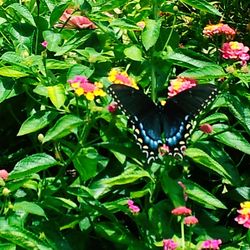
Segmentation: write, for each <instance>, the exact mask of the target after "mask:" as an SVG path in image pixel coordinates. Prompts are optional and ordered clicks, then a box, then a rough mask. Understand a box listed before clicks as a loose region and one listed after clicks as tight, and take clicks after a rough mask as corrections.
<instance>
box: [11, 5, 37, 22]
mask: <svg viewBox="0 0 250 250" xmlns="http://www.w3.org/2000/svg"><path fill="white" fill-rule="evenodd" d="M9 9H11V10H12V11H13V13H14V14H15V16H16V15H17V16H20V17H21V18H23V19H24V20H25V21H26V22H27V23H29V24H31V25H32V26H34V27H36V23H35V21H34V18H33V16H32V15H31V13H30V11H29V10H28V9H27V7H26V6H25V5H21V4H19V3H13V4H11V5H9V6H8V7H7V10H9Z"/></svg>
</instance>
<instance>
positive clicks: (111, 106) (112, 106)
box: [108, 102, 118, 113]
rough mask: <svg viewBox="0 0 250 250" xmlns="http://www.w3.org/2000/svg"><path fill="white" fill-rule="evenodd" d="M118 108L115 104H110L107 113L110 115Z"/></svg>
mask: <svg viewBox="0 0 250 250" xmlns="http://www.w3.org/2000/svg"><path fill="white" fill-rule="evenodd" d="M117 108H118V104H117V103H116V102H112V103H110V104H109V105H108V111H109V112H110V113H115V112H116V110H117Z"/></svg>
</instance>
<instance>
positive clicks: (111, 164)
mask: <svg viewBox="0 0 250 250" xmlns="http://www.w3.org/2000/svg"><path fill="white" fill-rule="evenodd" d="M246 2H247V1H243V0H240V1H225V0H220V1H217V2H216V4H215V2H213V1H209V0H180V1H172V0H166V1H163V0H160V1H156V0H140V1H136V0H132V1H128V0H111V1H104V0H96V1H92V0H78V1H76V0H74V1H73V0H72V1H67V2H65V1H56V0H50V1H48V0H40V1H33V0H31V1H19V2H17V1H14V2H13V1H10V0H3V1H0V52H1V53H0V54H1V57H0V62H1V65H0V117H1V128H0V136H1V140H0V145H1V154H0V170H2V169H6V170H7V171H8V172H9V176H8V178H7V179H6V178H4V177H3V178H1V177H0V248H1V249H6V250H7V249H10V250H12V249H42V250H45V249H55V250H56V249H65V250H76V249H77V250H78V249H91V248H93V249H94V248H96V249H128V250H133V249H136V250H140V249H143V250H145V249H160V248H162V246H163V242H162V241H163V239H173V240H174V241H175V242H177V243H178V244H179V247H178V248H177V249H184V247H183V246H182V245H183V238H182V236H183V235H182V232H181V230H180V224H181V223H182V222H181V221H182V220H181V219H178V218H180V217H178V218H177V217H176V216H175V215H173V214H172V213H171V210H172V209H173V208H175V207H178V206H187V207H189V208H191V209H192V214H193V215H195V216H196V217H197V218H198V219H199V223H198V224H197V225H193V226H190V227H188V226H185V243H186V245H185V249H199V248H200V246H201V244H202V242H203V241H204V240H207V239H210V238H214V239H221V240H222V245H221V249H227V250H229V249H249V247H250V237H249V232H246V231H245V230H244V227H243V226H242V225H239V224H238V223H236V222H235V221H234V218H235V217H236V216H237V209H239V206H240V205H239V203H240V202H243V201H247V200H250V189H249V185H250V178H249V171H248V165H249V155H250V145H249V139H250V108H249V107H250V105H249V104H250V103H249V102H250V95H249V79H250V73H249V72H250V68H249V66H248V65H245V66H242V65H240V63H239V62H237V61H233V60H227V59H223V58H222V57H221V55H220V48H221V46H222V43H223V42H225V38H224V37H223V38H222V37H221V36H216V37H212V38H207V37H204V36H203V34H202V31H203V28H204V27H205V26H206V25H207V24H209V23H210V22H211V23H218V22H219V20H220V18H221V17H222V16H223V21H224V23H228V24H229V25H230V26H232V27H233V28H234V29H237V34H236V37H235V41H239V42H242V43H244V45H246V46H250V44H249V37H250V33H249V23H248V22H249V13H248V12H247V11H246V9H247V3H246ZM69 8H70V9H73V10H74V12H73V13H72V16H75V15H81V16H84V17H88V18H89V19H90V20H91V21H92V22H93V23H92V26H90V27H85V28H82V27H80V26H79V24H82V23H81V21H79V20H78V23H77V25H78V27H72V23H71V20H69V18H68V17H66V19H65V20H64V21H65V23H63V20H62V18H61V16H62V15H63V13H64V11H65V10H67V9H69ZM84 24H85V25H86V23H84ZM93 24H94V25H93ZM70 25H71V27H70ZM247 30H248V31H247ZM44 41H46V42H47V45H46V46H43V45H42V43H43V42H44ZM112 69H117V70H120V71H121V72H122V71H126V72H127V73H128V76H129V77H130V79H134V80H135V81H136V83H137V84H138V85H139V86H140V88H142V90H143V91H144V92H145V93H147V94H149V95H151V97H152V99H153V100H154V101H160V100H165V99H166V97H167V88H168V86H169V81H170V80H171V79H174V78H176V77H187V78H195V79H196V80H198V81H199V83H200V84H203V83H212V84H215V85H217V87H218V88H219V90H220V93H219V94H218V97H217V99H216V101H215V102H214V103H213V105H212V106H209V107H208V108H207V109H206V110H204V112H202V114H200V116H199V117H198V118H197V122H198V125H197V126H196V129H195V131H194V132H193V134H192V136H191V140H190V141H188V148H187V150H186V151H185V156H184V159H183V160H178V159H175V158H173V157H172V156H168V155H166V156H164V157H161V158H160V159H158V160H157V161H155V162H153V164H151V165H148V164H146V163H145V155H144V154H143V153H142V152H141V151H140V149H139V148H138V147H137V145H136V143H135V141H134V140H133V139H132V138H131V137H132V132H133V131H132V130H131V128H130V127H129V123H128V121H127V118H126V116H124V115H122V114H120V113H119V112H118V111H116V112H115V113H113V112H109V111H108V108H107V107H108V105H109V104H110V103H111V100H112V99H111V97H110V96H108V95H107V94H106V95H105V94H103V93H104V92H105V91H106V89H107V87H108V86H109V85H110V84H111V81H110V79H109V77H108V76H109V73H110V71H111V70H112ZM76 76H82V77H85V79H86V81H88V83H89V84H90V82H91V86H92V87H93V86H95V87H96V88H99V89H98V91H99V92H98V91H96V92H95V93H94V94H93V96H91V95H86V93H85V94H83V95H78V94H79V93H77V91H76V89H77V87H75V85H73V84H70V82H71V83H72V80H73V79H74V78H75V77H76ZM78 83H79V82H78ZM92 83H94V84H95V85H94V84H92ZM75 84H76V83H75ZM76 85H77V84H76ZM101 85H103V86H101ZM89 88H91V87H90V86H89ZM102 91H103V92H102ZM128 98H130V97H129V96H128ZM141 105H144V104H143V103H141ZM204 123H209V124H211V125H212V127H213V132H212V133H211V134H205V133H203V132H202V131H200V130H199V125H201V124H204ZM130 199H132V200H133V201H134V205H136V206H138V207H140V212H139V213H133V212H131V210H130V209H129V206H128V200H130Z"/></svg>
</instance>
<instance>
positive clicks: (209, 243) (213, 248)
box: [201, 239, 222, 250]
mask: <svg viewBox="0 0 250 250" xmlns="http://www.w3.org/2000/svg"><path fill="white" fill-rule="evenodd" d="M221 243H222V241H221V240H220V239H218V240H205V241H204V242H202V245H201V249H209V250H217V249H220V244H221Z"/></svg>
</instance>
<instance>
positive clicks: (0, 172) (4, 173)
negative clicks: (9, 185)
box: [0, 169, 9, 181]
mask: <svg viewBox="0 0 250 250" xmlns="http://www.w3.org/2000/svg"><path fill="white" fill-rule="evenodd" d="M8 177H9V173H8V171H7V170H5V169H1V170H0V178H2V179H3V180H5V181H6V180H7V179H8Z"/></svg>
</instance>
